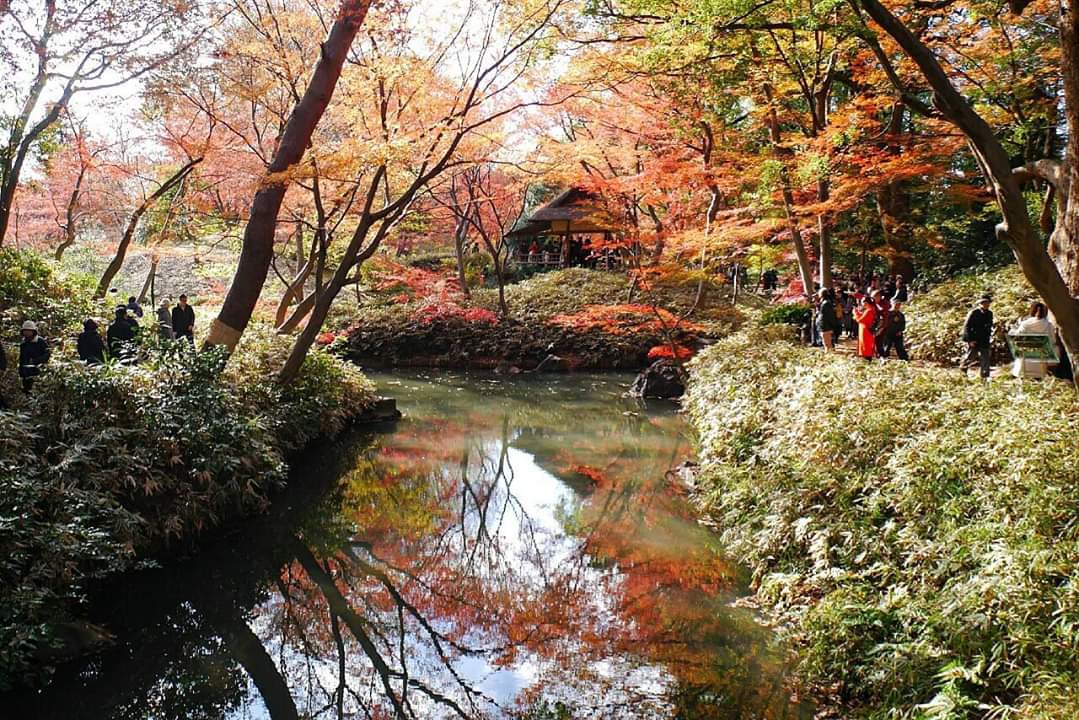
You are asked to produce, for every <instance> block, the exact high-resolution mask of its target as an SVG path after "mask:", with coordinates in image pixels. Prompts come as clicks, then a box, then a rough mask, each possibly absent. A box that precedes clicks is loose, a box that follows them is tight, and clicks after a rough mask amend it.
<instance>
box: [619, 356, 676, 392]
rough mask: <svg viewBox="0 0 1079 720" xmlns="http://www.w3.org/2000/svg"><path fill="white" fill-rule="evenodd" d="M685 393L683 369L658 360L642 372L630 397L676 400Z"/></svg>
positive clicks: (632, 387)
mask: <svg viewBox="0 0 1079 720" xmlns="http://www.w3.org/2000/svg"><path fill="white" fill-rule="evenodd" d="M685 391H686V383H685V380H684V378H683V377H682V368H680V367H678V365H676V364H675V363H673V362H671V361H670V360H666V359H663V360H656V361H655V362H654V363H652V364H651V365H650V366H648V367H647V368H645V369H644V370H642V371H641V374H640V375H638V376H637V379H636V380H634V381H633V385H631V386H630V388H629V394H630V395H632V396H633V397H642V398H645V397H649V398H676V397H682V394H683V393H684V392H685Z"/></svg>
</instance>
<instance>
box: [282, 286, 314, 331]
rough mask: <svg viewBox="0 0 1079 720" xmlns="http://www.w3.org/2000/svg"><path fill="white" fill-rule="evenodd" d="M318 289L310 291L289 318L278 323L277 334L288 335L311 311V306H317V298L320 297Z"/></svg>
mask: <svg viewBox="0 0 1079 720" xmlns="http://www.w3.org/2000/svg"><path fill="white" fill-rule="evenodd" d="M318 295H319V293H318V290H315V291H314V292H311V293H308V295H307V296H306V297H304V299H303V300H301V301H300V304H299V305H297V306H296V309H295V310H293V311H292V314H291V315H289V317H288V319H287V320H284V321H283V322H280V323H277V334H278V335H288V334H289V333H291V332H292V331H293V330H295V329H296V328H297V327H298V326H299V324H300V323H301V322H303V319H304V318H305V317H307V314H308V313H309V312H311V308H313V307H315V300H317V299H318Z"/></svg>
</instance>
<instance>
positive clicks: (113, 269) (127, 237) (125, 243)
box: [94, 157, 202, 300]
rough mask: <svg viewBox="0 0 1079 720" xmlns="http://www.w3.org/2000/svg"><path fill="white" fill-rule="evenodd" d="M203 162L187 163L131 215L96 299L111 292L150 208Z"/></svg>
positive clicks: (96, 292)
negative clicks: (132, 242) (140, 222)
mask: <svg viewBox="0 0 1079 720" xmlns="http://www.w3.org/2000/svg"><path fill="white" fill-rule="evenodd" d="M200 162H202V158H201V157H198V158H193V159H191V160H189V161H188V162H187V164H186V165H184V166H183V167H182V168H180V169H179V170H177V171H176V172H175V173H174V174H173V176H172V177H170V178H169V179H168V180H166V181H165V182H163V183H162V184H161V187H159V188H158V189H157V190H155V191H154V192H153V194H152V195H150V196H149V197H148V198H146V199H145V200H143V201H142V204H140V205H139V206H138V207H137V208H135V212H133V213H131V218H130V219H129V220H128V221H127V229H125V230H124V235H123V237H121V238H120V244H119V245H118V246H117V247H116V254H115V255H114V256H113V258H112V262H110V263H109V265H108V267H106V268H105V272H104V273H102V274H101V280H100V281H98V283H97V290H95V291H94V299H95V300H100V299H101V298H103V297H105V293H107V292H108V291H109V285H111V284H112V281H113V278H115V277H116V275H117V273H119V272H120V268H122V267H123V266H124V258H125V257H127V249H128V248H129V247H130V246H131V241H132V240H134V239H135V230H136V228H138V226H139V220H141V219H142V216H143V215H144V214H145V213H146V211H147V210H149V209H150V206H151V205H153V204H154V203H155V202H157V200H158V198H160V197H161V196H162V195H164V194H165V193H167V192H168V191H169V190H171V189H172V188H173V187H174V186H175V185H176V183H178V182H180V181H181V180H183V179H184V178H185V177H187V174H188V173H189V172H191V170H192V169H194V167H195V166H196V165H198V164H199V163H200Z"/></svg>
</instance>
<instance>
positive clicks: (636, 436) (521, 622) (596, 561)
mask: <svg viewBox="0 0 1079 720" xmlns="http://www.w3.org/2000/svg"><path fill="white" fill-rule="evenodd" d="M516 392H517V391H514V392H512V393H510V394H509V395H508V396H505V397H501V398H500V400H499V402H498V403H494V402H491V401H490V400H489V398H484V397H479V396H470V395H469V394H468V393H458V394H448V397H447V393H445V392H441V393H439V392H436V393H434V394H433V396H432V398H431V400H430V404H427V405H424V404H423V402H418V403H416V407H414V408H413V417H415V418H418V419H416V420H413V421H411V422H409V423H406V424H403V425H402V426H401V428H400V429H399V430H398V432H396V433H395V434H393V435H391V436H388V437H387V438H386V439H385V440H384V442H383V443H382V446H381V447H380V448H379V449H378V451H377V452H371V453H367V454H364V455H363V456H356V455H352V456H348V457H343V458H340V459H339V461H338V462H336V463H332V465H333V467H332V468H330V470H329V471H328V472H327V473H326V475H327V478H326V481H327V482H332V483H335V484H336V485H337V492H334V493H332V494H331V495H330V497H329V498H327V499H326V500H325V501H324V502H323V504H322V506H321V508H322V510H321V512H319V513H317V514H316V517H315V518H314V519H313V520H308V521H305V522H302V523H300V522H298V520H297V514H296V513H295V512H292V513H282V514H281V515H279V516H277V517H271V518H267V519H266V520H265V521H260V522H256V523H252V524H251V525H250V526H249V527H248V529H247V530H248V531H247V532H245V533H244V534H243V536H242V537H238V538H235V539H231V540H229V541H226V542H224V543H222V547H221V548H220V551H219V552H211V553H209V554H207V555H205V556H203V557H201V558H199V559H198V560H196V561H195V562H193V563H187V564H185V565H182V566H180V567H178V568H171V569H169V570H168V571H157V572H156V573H151V574H149V575H148V576H147V579H146V582H145V585H144V586H136V587H135V588H134V590H132V589H131V588H126V589H125V590H124V592H126V593H128V594H129V595H130V594H131V593H132V592H134V593H135V594H136V595H137V594H138V593H144V594H145V595H146V601H145V602H143V601H141V600H133V601H132V602H130V603H129V606H130V607H129V608H128V610H131V611H132V614H133V616H135V617H132V618H129V620H130V622H129V625H130V626H131V627H132V628H133V629H132V631H131V635H132V637H131V639H130V641H129V642H127V643H124V644H123V645H122V646H121V647H118V648H116V649H115V650H114V651H110V652H109V653H106V654H105V655H103V656H102V657H101V658H100V659H98V660H96V661H95V662H94V663H93V664H92V667H91V668H90V670H89V672H83V673H82V674H81V675H79V676H78V677H76V678H75V679H70V680H65V681H61V684H60V686H59V687H58V689H57V692H56V693H53V694H52V695H47V696H45V699H44V701H43V702H44V704H39V705H37V706H35V707H33V709H34V710H38V711H40V712H26V713H23V715H25V716H27V717H41V718H53V717H56V718H59V717H64V718H69V717H70V718H73V719H75V720H79V719H80V718H90V717H93V718H108V717H117V718H132V719H134V718H148V717H166V718H185V717H191V718H212V717H224V716H225V715H229V714H231V715H233V716H235V715H237V713H239V717H244V715H243V712H244V711H243V709H242V708H243V707H244V702H245V694H246V692H247V691H248V690H249V688H250V685H253V686H254V689H255V690H256V691H257V693H258V695H260V696H261V698H262V701H263V704H264V705H265V708H266V712H267V714H268V715H269V716H270V717H271V718H273V720H293V718H300V717H303V718H341V719H343V718H352V717H362V718H372V719H374V718H388V717H394V718H442V717H450V718H453V717H457V718H482V717H503V716H507V715H511V716H512V715H516V714H518V713H521V714H522V716H525V715H527V716H528V717H547V716H548V715H547V714H545V713H544V712H543V711H542V708H544V707H547V708H551V707H557V706H556V705H555V703H556V702H559V701H560V702H562V703H563V705H562V707H564V708H568V710H567V711H568V712H570V713H571V716H572V717H602V718H614V717H642V716H672V717H680V718H687V719H692V718H702V719H703V718H738V717H747V718H748V717H754V718H757V717H759V718H782V717H788V716H791V717H794V716H795V715H788V712H790V711H789V709H788V708H787V704H786V701H785V692H784V689H783V687H782V677H783V673H782V667H781V663H780V662H779V661H778V660H777V655H776V653H775V652H774V651H773V649H772V648H771V645H770V639H769V635H768V634H767V633H766V632H765V631H763V630H762V629H760V628H759V627H758V626H756V625H755V624H753V623H752V622H751V621H750V619H749V617H748V615H747V614H745V613H743V612H741V611H735V610H732V609H730V608H729V607H728V606H727V603H728V601H729V599H730V593H729V592H728V590H729V588H730V587H731V586H732V584H733V583H734V582H735V578H734V573H733V572H732V571H731V569H730V568H729V567H728V565H727V564H726V563H725V562H724V560H723V558H722V556H721V554H720V553H719V552H718V549H717V547H716V540H715V538H714V537H712V536H711V535H709V534H708V533H706V532H705V531H703V530H701V529H700V528H698V527H697V526H696V525H695V524H694V523H693V522H692V518H691V517H690V515H689V512H688V509H687V508H686V507H685V505H684V504H683V503H682V501H681V500H680V499H679V498H677V496H675V495H673V494H672V493H671V492H670V490H669V488H667V487H666V486H665V484H664V482H663V477H664V473H665V471H666V470H667V469H668V468H669V467H670V466H671V465H672V464H673V463H674V462H676V461H677V460H679V459H680V458H681V456H682V455H683V450H682V449H680V447H678V446H676V445H675V444H674V443H672V442H671V440H670V437H671V433H672V427H671V426H672V425H673V424H674V423H675V422H676V421H675V420H674V419H673V418H665V417H660V418H655V417H648V416H641V415H623V414H622V408H620V407H619V406H618V405H617V404H614V403H612V402H611V401H610V400H606V399H605V400H603V401H602V402H596V401H595V400H594V399H592V400H589V399H588V398H587V397H585V398H582V397H579V396H578V395H579V393H577V394H573V393H572V392H571V393H570V394H567V393H566V392H561V391H560V392H557V393H553V395H552V398H551V399H550V400H544V401H543V402H537V401H536V393H522V394H519V395H518V394H515V393H516ZM479 395H483V393H479ZM563 400H566V402H563ZM492 409H496V410H495V414H492ZM666 423H670V425H665V424H666ZM521 451H524V452H525V453H527V455H525V456H523V455H521V454H520V453H521ZM528 456H530V459H529V461H528V463H527V465H526V464H525V463H524V462H523V461H522V462H518V460H520V459H521V458H522V457H528ZM533 459H534V461H535V463H536V464H538V465H539V466H541V467H543V468H545V469H547V470H549V471H551V472H554V473H555V474H556V475H558V476H559V477H560V478H565V479H568V480H569V481H571V483H572V485H573V487H575V488H576V489H578V491H579V492H578V493H577V494H576V495H574V496H573V498H575V499H573V500H571V503H572V505H573V507H572V508H570V509H569V511H568V516H572V521H570V520H568V519H567V520H565V521H566V523H568V524H569V525H572V531H573V532H572V537H565V536H564V535H563V530H564V528H563V527H560V526H559V525H558V517H557V516H555V515H554V514H552V512H553V511H551V510H550V509H548V511H547V514H546V515H544V516H542V517H541V516H539V515H537V505H536V486H535V485H534V483H536V482H537V473H538V472H539V471H538V470H537V468H536V467H535V466H533V464H532V461H533ZM530 483H531V485H530ZM551 502H552V503H553V502H554V499H553V498H552V499H551ZM155 585H159V586H162V587H163V588H164V590H162V589H160V588H154V586H155ZM523 667H527V668H529V675H528V678H529V682H524V681H521V685H527V687H526V688H525V689H524V691H523V692H517V690H520V686H513V690H512V691H506V692H500V691H498V690H497V683H495V682H494V681H495V680H499V681H505V682H510V683H511V684H512V682H517V680H516V678H517V676H515V675H512V672H514V671H516V670H517V669H519V668H523ZM245 676H246V678H247V679H245ZM488 681H490V682H488ZM511 681H512V682H511ZM248 682H249V683H250V685H248ZM65 683H66V684H65ZM72 697H81V698H87V699H88V701H87V702H85V703H81V704H80V705H79V706H78V707H76V709H75V710H70V708H71V703H70V698H72ZM48 698H53V700H52V701H50V700H49V699H48ZM143 698H146V700H143ZM50 702H52V703H53V704H52V705H49V703H50ZM15 707H16V708H19V707H21V706H20V705H16V706H15ZM61 708H62V710H61ZM102 708H108V710H107V711H103V710H102ZM533 711H534V712H533ZM529 713H531V714H529ZM551 716H552V717H554V716H555V715H551Z"/></svg>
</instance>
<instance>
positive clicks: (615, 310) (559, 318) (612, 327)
mask: <svg viewBox="0 0 1079 720" xmlns="http://www.w3.org/2000/svg"><path fill="white" fill-rule="evenodd" d="M551 322H553V323H555V324H556V325H562V326H564V327H572V328H584V329H601V330H603V331H604V332H607V333H610V334H612V335H628V334H631V333H639V332H662V331H663V330H673V329H675V328H677V329H679V330H683V331H685V332H697V331H700V327H699V326H698V325H695V324H694V323H690V322H686V321H684V320H680V319H679V318H678V317H676V316H675V315H674V314H673V313H671V312H670V311H668V310H664V309H663V308H658V307H654V306H651V305H633V304H627V305H589V306H587V307H585V308H584V309H583V310H581V311H580V312H576V313H573V314H572V315H556V316H555V317H553V318H551Z"/></svg>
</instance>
